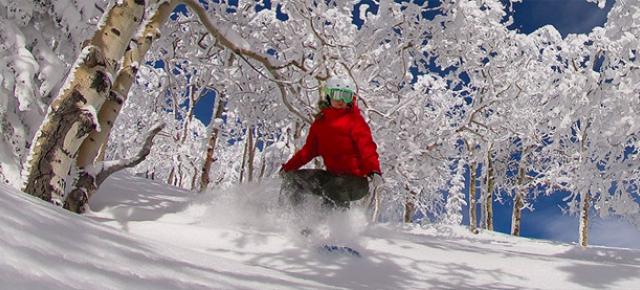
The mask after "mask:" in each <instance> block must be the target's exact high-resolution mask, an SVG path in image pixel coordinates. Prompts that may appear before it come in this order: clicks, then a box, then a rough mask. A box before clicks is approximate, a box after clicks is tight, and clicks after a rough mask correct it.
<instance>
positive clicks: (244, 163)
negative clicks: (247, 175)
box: [238, 138, 249, 183]
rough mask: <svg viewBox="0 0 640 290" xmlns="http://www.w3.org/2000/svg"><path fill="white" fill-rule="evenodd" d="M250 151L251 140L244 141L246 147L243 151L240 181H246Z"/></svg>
mask: <svg viewBox="0 0 640 290" xmlns="http://www.w3.org/2000/svg"><path fill="white" fill-rule="evenodd" d="M248 151H249V140H248V138H247V141H245V142H244V149H243V151H242V163H241V164H240V180H239V182H238V183H242V182H243V181H244V172H245V167H246V164H247V153H248Z"/></svg>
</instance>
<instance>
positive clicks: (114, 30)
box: [111, 28, 120, 36]
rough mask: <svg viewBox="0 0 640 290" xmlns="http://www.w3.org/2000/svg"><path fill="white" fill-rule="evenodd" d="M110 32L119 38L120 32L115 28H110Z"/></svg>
mask: <svg viewBox="0 0 640 290" xmlns="http://www.w3.org/2000/svg"><path fill="white" fill-rule="evenodd" d="M111 32H113V34H115V35H116V36H120V30H118V29H116V28H111Z"/></svg>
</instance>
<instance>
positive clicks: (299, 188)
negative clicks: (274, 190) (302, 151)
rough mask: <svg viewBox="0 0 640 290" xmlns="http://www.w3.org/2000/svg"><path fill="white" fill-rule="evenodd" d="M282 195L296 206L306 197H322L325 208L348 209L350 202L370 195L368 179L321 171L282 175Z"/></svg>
mask: <svg viewBox="0 0 640 290" xmlns="http://www.w3.org/2000/svg"><path fill="white" fill-rule="evenodd" d="M280 192H281V194H282V195H285V196H287V197H288V198H289V200H290V202H291V203H292V204H293V205H294V206H295V205H297V204H300V203H301V202H302V201H303V200H304V198H305V195H308V194H312V195H317V196H320V197H322V199H323V204H324V205H325V206H331V207H334V208H348V207H349V202H350V201H354V200H359V199H361V198H363V197H364V196H366V195H367V194H368V193H369V182H368V181H367V179H366V178H364V177H360V176H354V175H334V174H332V173H329V172H328V171H326V170H321V169H300V170H296V171H290V172H284V173H283V174H282V187H281V188H280Z"/></svg>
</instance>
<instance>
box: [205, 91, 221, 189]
mask: <svg viewBox="0 0 640 290" xmlns="http://www.w3.org/2000/svg"><path fill="white" fill-rule="evenodd" d="M216 99H217V102H216V103H217V105H216V111H215V113H214V114H213V118H212V119H211V122H213V123H212V124H210V126H211V133H210V135H209V140H208V141H207V152H206V155H205V158H204V163H203V164H202V174H201V175H200V189H199V191H200V192H204V191H205V190H207V187H208V186H209V182H211V180H210V179H209V174H210V171H211V165H212V164H213V161H214V160H213V153H214V152H215V149H216V142H217V140H218V134H220V128H218V126H217V125H216V124H215V122H216V120H219V119H221V118H222V112H223V111H224V110H223V109H224V99H225V95H224V93H220V92H218V94H216Z"/></svg>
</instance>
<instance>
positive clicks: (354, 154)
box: [282, 100, 381, 176]
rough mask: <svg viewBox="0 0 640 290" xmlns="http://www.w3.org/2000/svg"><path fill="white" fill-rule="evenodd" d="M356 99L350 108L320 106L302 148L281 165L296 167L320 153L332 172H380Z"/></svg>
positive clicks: (376, 156) (360, 174)
mask: <svg viewBox="0 0 640 290" xmlns="http://www.w3.org/2000/svg"><path fill="white" fill-rule="evenodd" d="M355 101H356V100H354V102H353V104H354V105H353V106H352V107H351V108H347V109H336V108H333V107H329V108H326V109H323V110H322V112H321V116H320V117H319V118H317V119H316V120H315V121H314V122H313V124H311V128H310V129H309V135H308V136H307V141H306V142H305V144H304V146H303V147H302V149H300V151H298V152H296V154H295V155H293V157H291V159H289V161H287V163H285V164H284V165H283V166H282V169H283V170H284V171H292V170H297V169H298V168H300V167H302V166H303V165H305V164H307V163H308V162H309V161H311V160H312V159H313V158H315V157H316V156H318V155H319V156H322V159H323V160H324V165H325V166H326V167H327V171H329V172H331V173H333V174H350V175H356V176H367V175H369V174H371V173H374V172H376V173H381V171H380V162H379V161H378V152H376V149H377V145H376V143H375V142H374V141H373V137H372V136H371V130H370V129H369V125H367V123H366V122H365V121H364V118H363V117H362V115H360V111H359V110H358V107H357V106H356V105H355V103H356V102H355Z"/></svg>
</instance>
